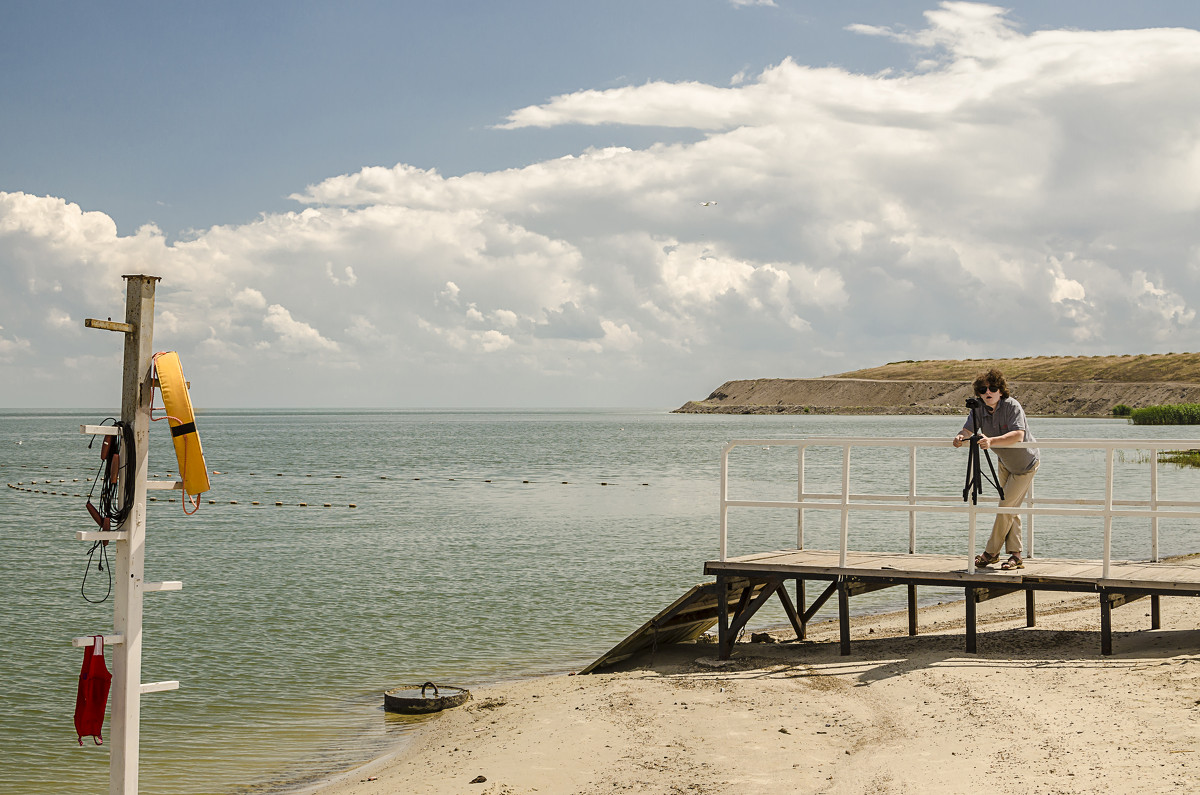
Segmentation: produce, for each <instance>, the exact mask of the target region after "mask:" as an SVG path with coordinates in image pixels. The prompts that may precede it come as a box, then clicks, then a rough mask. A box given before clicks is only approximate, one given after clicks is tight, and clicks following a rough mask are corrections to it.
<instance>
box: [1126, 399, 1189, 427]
mask: <svg viewBox="0 0 1200 795" xmlns="http://www.w3.org/2000/svg"><path fill="white" fill-rule="evenodd" d="M1129 419H1130V421H1132V422H1133V424H1134V425H1200V403H1178V404H1176V405H1173V406H1146V407H1145V408H1143V409H1133V410H1132V411H1131V412H1130V414H1129Z"/></svg>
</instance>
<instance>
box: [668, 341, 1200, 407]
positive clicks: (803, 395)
mask: <svg viewBox="0 0 1200 795" xmlns="http://www.w3.org/2000/svg"><path fill="white" fill-rule="evenodd" d="M989 367H999V368H1000V369H1001V370H1002V371H1003V372H1004V373H1005V375H1006V377H1007V378H1008V380H1009V393H1010V394H1012V396H1013V397H1015V398H1016V399H1017V400H1019V401H1020V402H1021V405H1022V406H1023V407H1024V408H1025V411H1026V413H1028V414H1036V415H1042V416H1068V417H1070V416H1077V417H1088V416H1108V415H1111V414H1112V409H1113V407H1114V406H1117V405H1121V404H1124V405H1126V406H1129V407H1131V408H1141V407H1143V406H1154V405H1166V404H1174V403H1200V354H1191V353H1183V354H1173V353H1172V354H1153V355H1141V356H1095V357H1071V356H1066V357H1030V358H1026V359H989V360H938V361H924V362H893V363H891V364H888V365H884V366H882V367H877V368H871V369H869V370H859V371H855V372H851V373H843V374H841V375H835V376H825V377H822V378H756V379H747V380H734V381H726V382H725V383H724V384H722V385H721V386H719V387H717V388H716V389H715V390H713V392H712V394H710V395H709V396H708V397H707V398H705V399H703V400H699V401H688V402H687V403H685V404H684V405H683V406H681V407H679V408H678V409H675V412H676V413H681V414H958V413H960V412H961V411H962V410H963V407H964V405H965V403H966V399H967V398H968V397H971V395H972V390H971V380H972V378H973V377H974V376H975V374H976V373H978V372H980V371H982V370H986V369H988V368H989ZM929 376H934V377H929Z"/></svg>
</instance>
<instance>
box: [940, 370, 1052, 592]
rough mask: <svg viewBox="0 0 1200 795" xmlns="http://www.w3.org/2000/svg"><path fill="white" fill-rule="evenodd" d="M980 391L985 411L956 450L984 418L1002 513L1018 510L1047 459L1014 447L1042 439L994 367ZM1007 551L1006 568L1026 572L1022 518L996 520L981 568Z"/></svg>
mask: <svg viewBox="0 0 1200 795" xmlns="http://www.w3.org/2000/svg"><path fill="white" fill-rule="evenodd" d="M974 386H975V394H976V395H978V396H979V398H980V399H981V400H982V401H983V408H982V409H981V410H978V411H972V412H971V414H970V415H969V416H968V417H967V421H966V423H965V424H964V425H963V429H962V430H961V431H959V432H958V434H957V435H956V436H955V437H954V440H953V444H954V446H955V447H962V444H963V442H964V441H965V440H967V439H969V438H970V437H971V435H972V434H973V433H974V432H975V430H976V428H975V427H974V425H975V417H976V415H979V428H978V430H979V432H980V434H982V436H981V438H980V439H979V449H981V450H995V451H996V459H997V465H998V467H999V471H998V472H997V478H998V480H999V486H1000V489H1001V490H1002V491H1003V492H1004V498H1003V499H1001V500H1000V507H1002V508H1010V507H1016V506H1018V505H1020V504H1021V503H1022V501H1024V499H1025V495H1026V494H1027V493H1028V492H1029V487H1030V486H1031V485H1032V484H1033V476H1034V474H1035V473H1036V472H1037V470H1038V465H1039V464H1040V463H1041V456H1040V454H1039V453H1038V449H1037V448H1036V447H1031V448H1013V447H1010V445H1014V444H1018V443H1020V442H1036V441H1037V439H1034V438H1033V434H1032V433H1030V432H1029V423H1028V422H1027V421H1026V419H1025V409H1023V408H1021V404H1020V403H1018V402H1017V401H1016V399H1014V398H1013V397H1011V396H1010V395H1009V394H1008V381H1006V380H1005V378H1004V374H1003V373H1001V372H1000V371H999V370H997V369H996V368H994V367H993V368H992V369H991V370H988V371H987V372H986V373H981V374H979V375H978V376H976V378H975V383H974ZM1002 545H1003V546H1004V548H1005V551H1007V552H1008V555H1009V557H1008V560H1007V561H1005V563H1004V564H1003V565H1002V566H1001V567H1000V568H1002V569H1023V568H1025V564H1024V562H1022V560H1021V517H1019V516H1017V515H1016V514H1015V513H998V514H996V522H995V524H993V525H992V535H991V537H989V538H988V542H987V545H986V546H985V547H984V548H983V554H981V555H977V556H976V557H975V565H976V566H990V565H992V564H993V563H995V562H996V561H998V560H1000V547H1001V546H1002Z"/></svg>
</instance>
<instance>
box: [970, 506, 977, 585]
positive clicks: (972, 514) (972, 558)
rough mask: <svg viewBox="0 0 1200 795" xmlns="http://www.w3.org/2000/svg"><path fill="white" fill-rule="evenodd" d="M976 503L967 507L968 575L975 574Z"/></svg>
mask: <svg viewBox="0 0 1200 795" xmlns="http://www.w3.org/2000/svg"><path fill="white" fill-rule="evenodd" d="M977 510H978V509H977V508H976V506H975V503H973V502H972V503H969V504H968V506H967V574H974V573H975V516H976V515H977V514H976V512H977Z"/></svg>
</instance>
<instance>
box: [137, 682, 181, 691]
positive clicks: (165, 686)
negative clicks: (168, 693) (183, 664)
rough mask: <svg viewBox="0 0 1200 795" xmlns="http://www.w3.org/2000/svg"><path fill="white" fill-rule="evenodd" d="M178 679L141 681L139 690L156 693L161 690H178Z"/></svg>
mask: <svg viewBox="0 0 1200 795" xmlns="http://www.w3.org/2000/svg"><path fill="white" fill-rule="evenodd" d="M178 689H179V680H178V679H172V680H170V681H167V682H142V687H141V690H142V692H143V693H158V692H160V691H163V690H178Z"/></svg>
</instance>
